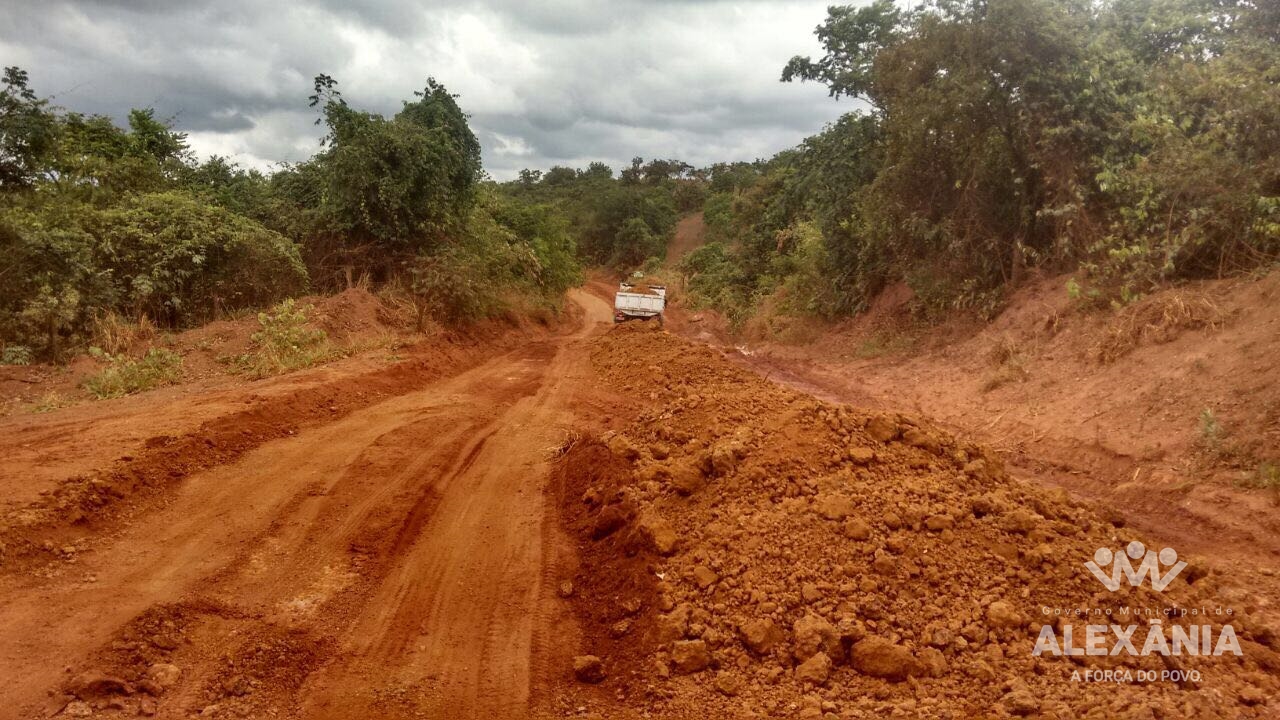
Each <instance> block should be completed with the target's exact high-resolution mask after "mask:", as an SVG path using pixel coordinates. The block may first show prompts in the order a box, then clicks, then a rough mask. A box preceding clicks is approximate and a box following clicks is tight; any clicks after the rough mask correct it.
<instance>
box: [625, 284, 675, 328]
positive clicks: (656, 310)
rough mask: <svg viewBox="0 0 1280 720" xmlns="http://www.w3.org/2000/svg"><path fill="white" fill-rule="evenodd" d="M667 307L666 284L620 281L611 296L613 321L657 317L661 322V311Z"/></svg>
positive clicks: (659, 322) (660, 322)
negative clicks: (615, 291)
mask: <svg viewBox="0 0 1280 720" xmlns="http://www.w3.org/2000/svg"><path fill="white" fill-rule="evenodd" d="M666 309H667V286H666V285H647V284H640V283H637V282H626V281H624V282H621V283H619V284H618V292H617V293H616V294H614V296H613V321H614V322H615V323H621V322H626V321H628V320H651V319H653V318H658V324H659V325H661V324H662V312H663V311H664V310H666Z"/></svg>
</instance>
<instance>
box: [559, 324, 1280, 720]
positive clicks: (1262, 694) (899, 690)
mask: <svg viewBox="0 0 1280 720" xmlns="http://www.w3.org/2000/svg"><path fill="white" fill-rule="evenodd" d="M592 361H593V363H594V365H595V367H596V368H597V370H598V371H599V372H600V373H601V374H602V375H604V376H605V377H606V378H607V379H608V380H609V381H610V382H611V383H612V384H614V385H616V386H618V387H620V388H622V389H624V390H627V391H629V392H631V393H634V394H635V395H636V396H638V397H644V398H648V400H649V402H650V407H649V408H648V409H647V410H646V411H644V412H643V413H642V414H641V415H640V416H639V418H638V419H637V420H636V421H635V422H634V423H632V424H631V425H630V426H628V427H627V428H626V429H625V430H623V431H622V432H620V433H618V434H616V435H612V436H609V437H605V438H602V439H601V440H602V442H603V443H604V444H605V445H606V446H607V448H608V450H609V454H608V456H602V455H601V451H600V448H599V447H598V446H591V445H589V444H588V445H587V446H586V447H588V448H591V447H594V449H590V450H583V451H581V454H579V453H576V452H570V453H569V454H568V455H567V456H566V457H565V458H564V460H563V461H562V462H563V463H565V464H569V465H574V464H575V463H576V464H577V468H576V469H573V468H570V469H562V470H561V471H560V472H561V473H562V474H564V475H566V476H574V477H579V478H581V477H584V475H583V473H584V472H585V471H584V469H583V468H585V467H587V466H590V467H595V468H600V467H615V466H616V464H617V463H619V462H621V463H625V464H626V465H627V466H628V468H629V476H627V477H624V478H620V477H619V475H620V473H619V472H618V471H616V470H615V471H613V472H611V473H607V474H606V475H605V476H601V477H600V478H598V481H597V482H596V484H594V485H591V486H589V487H586V488H585V489H582V491H581V495H580V496H578V497H566V498H565V502H566V508H567V510H568V511H569V513H570V520H569V521H568V523H569V525H570V526H571V527H572V528H575V529H576V531H577V533H578V536H579V538H581V542H582V543H584V544H585V545H589V544H592V543H594V544H595V546H596V547H595V550H594V551H595V552H606V551H607V552H609V553H612V554H613V555H615V556H617V557H616V558H615V559H613V560H611V561H610V560H601V561H600V562H599V563H595V564H590V563H584V567H586V568H588V570H587V571H586V572H587V573H588V574H589V575H591V576H594V577H595V579H594V580H593V579H592V577H583V578H579V583H580V585H581V589H580V593H581V596H580V597H578V598H577V599H576V600H575V601H574V602H575V603H576V605H575V607H577V608H579V615H580V617H581V618H582V620H583V622H584V624H585V625H587V626H588V628H587V630H586V637H587V643H588V644H592V643H594V645H593V646H589V647H582V648H579V649H578V650H579V652H580V653H582V654H591V655H598V656H600V657H601V658H602V660H603V664H604V671H605V674H606V676H607V677H606V680H605V681H604V683H602V684H601V685H599V686H596V685H593V686H589V687H588V686H585V685H584V686H581V687H580V688H579V689H578V690H577V691H576V692H578V693H579V694H580V696H581V698H582V702H584V703H587V704H592V703H598V704H600V705H608V704H609V703H610V702H611V699H612V698H619V697H625V698H631V699H632V700H631V701H630V702H629V703H628V704H629V705H630V706H631V707H633V708H634V707H636V705H637V702H636V701H635V698H637V697H642V698H644V702H643V703H640V705H641V707H642V708H643V709H647V710H649V711H652V712H653V713H655V714H659V715H664V716H675V717H692V716H694V715H695V714H696V715H698V716H707V715H710V716H728V717H755V716H765V717H881V716H887V715H895V716H898V715H900V716H904V717H908V716H909V717H971V716H975V715H976V714H982V715H983V716H1008V715H1018V716H1027V715H1037V714H1038V715H1040V716H1043V717H1134V718H1137V717H1143V718H1150V717H1160V718H1179V717H1236V716H1241V717H1250V716H1262V714H1263V713H1265V712H1266V711H1265V710H1263V709H1261V708H1258V707H1256V706H1258V705H1259V704H1261V703H1264V702H1265V698H1266V697H1270V696H1272V695H1273V694H1274V693H1275V692H1276V690H1277V689H1280V682H1277V675H1276V671H1277V669H1280V658H1278V657H1277V655H1276V653H1275V652H1274V651H1275V650H1276V649H1277V648H1280V637H1277V635H1276V634H1275V633H1274V632H1273V631H1271V630H1270V629H1268V628H1265V627H1263V626H1261V625H1259V624H1258V623H1257V622H1256V621H1254V620H1252V619H1251V618H1250V617H1249V616H1248V614H1247V612H1246V611H1247V610H1250V608H1244V607H1232V606H1231V602H1232V599H1233V596H1232V595H1231V594H1230V593H1228V592H1226V591H1225V589H1224V588H1223V586H1222V584H1220V582H1219V580H1220V579H1219V577H1218V576H1217V575H1215V574H1212V573H1209V572H1207V571H1206V570H1205V569H1204V566H1203V565H1202V564H1200V563H1198V562H1196V561H1194V560H1193V561H1191V563H1190V565H1189V566H1188V567H1185V568H1184V569H1183V570H1182V572H1181V574H1180V575H1178V576H1177V578H1176V579H1175V580H1173V583H1172V584H1171V585H1169V587H1167V588H1166V589H1165V590H1164V591H1163V592H1157V591H1155V590H1154V589H1152V588H1151V587H1148V585H1146V584H1142V585H1140V586H1137V587H1133V586H1130V585H1127V584H1121V587H1120V588H1118V589H1117V590H1115V591H1114V592H1109V591H1107V590H1105V589H1104V586H1103V585H1101V584H1100V583H1099V580H1098V579H1097V578H1095V577H1094V576H1093V575H1091V574H1090V572H1089V571H1088V570H1086V568H1085V565H1084V563H1085V562H1086V561H1089V560H1091V559H1096V560H1098V561H1099V562H1101V560H1102V559H1103V558H1102V554H1101V553H1100V549H1104V548H1105V549H1108V550H1111V551H1112V552H1113V554H1114V555H1116V556H1120V555H1121V554H1123V553H1124V552H1125V551H1126V550H1130V551H1131V552H1132V553H1133V554H1134V556H1135V557H1145V556H1144V554H1143V553H1144V552H1145V547H1142V546H1140V545H1139V544H1135V543H1140V542H1141V539H1140V538H1137V537H1135V536H1134V535H1133V534H1132V533H1130V532H1128V531H1126V530H1124V529H1123V528H1122V527H1119V526H1117V525H1116V524H1113V522H1111V521H1109V520H1108V519H1104V518H1103V517H1101V516H1099V514H1097V513H1096V512H1094V511H1093V510H1092V509H1090V508H1089V507H1085V506H1083V505H1081V504H1079V503H1077V502H1073V501H1071V500H1069V499H1068V498H1067V496H1066V494H1065V493H1063V492H1061V491H1058V492H1051V491H1046V490H1043V489H1040V488H1039V487H1036V486H1032V485H1030V484H1028V483H1024V482H1021V481H1019V480H1016V479H1014V478H1012V477H1010V476H1009V475H1008V474H1006V472H1005V471H1004V470H1003V469H1002V467H1001V463H1000V461H999V460H998V459H997V457H996V456H994V455H993V454H992V453H990V452H988V451H986V450H985V449H983V448H981V447H978V446H976V445H973V444H970V443H965V442H960V441H957V440H956V439H955V438H954V437H952V436H951V435H949V434H948V433H945V432H942V431H940V430H939V429H937V428H935V427H932V426H930V425H929V424H928V423H925V422H923V421H921V420H918V419H915V418H911V417H907V416H903V415H899V414H868V413H865V412H861V411H858V410H856V409H853V408H850V407H847V406H839V405H834V404H829V403H825V402H821V401H818V400H815V399H814V398H812V397H809V396H807V395H803V394H800V393H797V392H793V391H791V390H787V389H784V388H781V387H778V386H776V385H773V384H770V383H768V382H766V381H764V380H762V379H760V378H758V377H757V376H755V375H753V374H751V373H749V372H747V371H744V370H741V369H739V368H737V367H735V366H733V365H731V364H730V363H728V362H727V361H725V360H724V359H723V358H722V357H721V356H720V355H719V354H718V353H716V352H714V351H712V350H710V349H707V348H705V347H697V346H693V345H690V344H688V343H686V342H683V341H680V340H677V339H675V338H673V337H671V336H670V335H668V334H665V333H662V332H657V331H655V330H654V329H653V328H647V327H628V326H622V327H619V328H617V329H615V330H614V331H613V332H612V333H610V334H609V335H608V336H607V337H604V338H602V339H600V340H598V341H596V343H595V345H594V347H593V351H592ZM572 489H573V491H574V492H575V493H576V492H577V490H578V488H577V487H574V488H572ZM1154 550H1155V548H1153V549H1152V551H1153V552H1154ZM1106 559H1107V560H1109V559H1110V558H1109V557H1108V558H1106ZM1166 560H1171V558H1170V557H1169V555H1168V554H1167V553H1164V554H1161V555H1160V561H1161V562H1162V563H1164V564H1166V565H1172V564H1173V563H1172V562H1168V563H1166V562H1165V561H1166ZM1184 560H1186V558H1184ZM1103 564H1105V563H1103ZM621 572H630V573H632V574H633V576H632V578H630V579H629V580H628V579H624V578H619V577H618V576H617V575H618V574H619V573H621ZM650 576H651V577H650ZM605 578H607V580H606V579H605ZM643 578H648V579H649V580H650V581H653V582H654V589H655V592H656V599H655V600H654V601H653V602H654V606H653V607H647V606H646V607H641V608H636V609H634V610H632V611H630V612H631V615H632V616H635V617H637V618H639V620H638V621H632V622H630V623H625V622H622V621H623V620H626V619H627V618H625V617H622V618H620V617H619V615H620V613H621V611H620V610H618V609H617V608H618V607H619V601H620V600H621V601H624V602H629V603H632V604H634V602H635V601H636V600H637V599H639V600H643V593H640V592H632V593H631V594H630V595H627V594H626V593H624V594H623V595H622V596H619V594H618V593H617V591H616V589H617V587H619V586H620V585H623V586H625V585H627V584H628V583H630V584H631V586H633V587H643V586H644V582H643ZM610 608H612V610H610ZM1193 611H1195V612H1193ZM1096 618H1103V619H1101V620H1099V619H1096ZM1152 622H1154V623H1156V624H1155V628H1157V629H1156V630H1151V629H1149V627H1148V626H1149V625H1150V623H1152ZM1162 622H1163V624H1161V623H1162ZM1088 624H1103V625H1118V626H1121V627H1122V629H1123V627H1125V626H1129V625H1133V626H1135V627H1136V631H1135V632H1134V633H1133V641H1134V644H1135V645H1136V647H1137V649H1139V650H1140V649H1142V648H1143V647H1144V644H1143V643H1144V641H1147V642H1150V640H1148V636H1149V635H1152V634H1156V635H1161V636H1162V637H1166V638H1167V637H1169V636H1170V635H1172V636H1173V637H1175V638H1176V637H1177V636H1178V633H1180V632H1182V633H1189V632H1190V629H1189V628H1190V627H1191V626H1208V627H1209V632H1210V633H1211V634H1212V637H1213V638H1214V642H1215V643H1219V642H1221V641H1222V640H1223V638H1227V637H1234V638H1235V639H1236V640H1237V641H1238V644H1239V645H1240V647H1241V648H1242V653H1241V654H1240V655H1236V654H1234V653H1232V652H1230V647H1229V645H1228V646H1227V654H1225V655H1223V656H1221V657H1203V656H1199V655H1187V654H1183V655H1180V656H1177V657H1166V656H1163V655H1161V654H1159V653H1156V654H1149V655H1141V654H1136V653H1135V654H1130V653H1128V652H1124V651H1122V652H1121V653H1120V654H1118V655H1114V656H1110V655H1103V656H1094V655H1089V656H1075V655H1072V656H1070V657H1068V656H1055V655H1054V654H1053V653H1052V652H1044V653H1042V654H1041V655H1039V656H1036V655H1033V648H1034V647H1035V646H1036V645H1037V642H1038V639H1040V640H1043V632H1044V628H1046V627H1048V628H1049V629H1050V630H1051V631H1052V632H1053V637H1054V638H1055V642H1057V643H1060V644H1061V643H1065V642H1066V640H1065V632H1066V626H1068V625H1072V626H1074V632H1075V640H1074V642H1073V645H1074V647H1075V648H1076V649H1080V648H1082V647H1083V646H1084V637H1085V626H1086V625H1088ZM1159 628H1164V630H1159ZM1228 628H1229V629H1228ZM605 638H608V641H606V640H605ZM622 639H625V641H626V642H625V649H620V648H622V644H621V643H622ZM1114 641H1115V636H1108V637H1107V638H1105V639H1103V640H1102V641H1100V643H1099V644H1100V646H1105V647H1106V648H1107V649H1110V648H1111V647H1112V645H1113V642H1114ZM1171 670H1181V671H1188V672H1191V671H1194V673H1196V674H1197V675H1196V677H1197V678H1198V682H1184V683H1181V684H1179V683H1176V682H1173V681H1170V680H1168V679H1166V680H1165V681H1157V682H1143V681H1142V680H1141V678H1143V677H1146V675H1145V674H1146V673H1154V674H1155V676H1156V677H1165V678H1168V677H1169V676H1168V675H1167V673H1168V671H1171ZM1103 671H1111V673H1112V674H1110V675H1107V677H1108V678H1112V679H1114V678H1116V677H1120V678H1124V677H1128V678H1130V679H1129V680H1128V681H1127V682H1126V681H1121V682H1112V681H1108V682H1095V681H1093V680H1096V679H1097V678H1098V677H1100V676H1101V673H1102V672H1103ZM566 672H568V671H566ZM1162 672H1164V673H1166V675H1164V676H1161V673H1162ZM1134 677H1137V678H1138V680H1137V681H1135V680H1133V678H1134ZM1177 677H1181V676H1177ZM1135 682H1136V683H1137V684H1131V683H1135ZM601 709H604V708H601Z"/></svg>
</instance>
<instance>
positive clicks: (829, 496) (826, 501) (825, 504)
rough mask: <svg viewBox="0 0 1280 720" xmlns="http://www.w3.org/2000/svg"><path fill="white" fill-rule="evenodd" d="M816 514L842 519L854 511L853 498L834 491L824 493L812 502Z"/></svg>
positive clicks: (830, 518)
mask: <svg viewBox="0 0 1280 720" xmlns="http://www.w3.org/2000/svg"><path fill="white" fill-rule="evenodd" d="M814 509H815V510H817V511H818V514H819V515H821V516H822V517H824V518H826V519H828V520H843V519H845V518H847V517H849V516H850V515H852V514H853V513H854V510H855V507H854V504H853V498H851V497H849V496H847V495H839V494H836V493H824V494H822V495H819V496H818V499H817V501H816V502H815V503H814Z"/></svg>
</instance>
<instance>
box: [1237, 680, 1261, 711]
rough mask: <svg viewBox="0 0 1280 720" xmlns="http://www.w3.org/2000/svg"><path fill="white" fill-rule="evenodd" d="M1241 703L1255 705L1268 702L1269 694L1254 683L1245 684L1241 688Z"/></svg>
mask: <svg viewBox="0 0 1280 720" xmlns="http://www.w3.org/2000/svg"><path fill="white" fill-rule="evenodd" d="M1239 698H1240V703H1241V704H1242V705H1248V706H1251V707H1252V706H1254V705H1262V704H1264V703H1266V702H1267V694H1266V693H1265V692H1263V691H1262V690H1259V689H1258V688H1256V687H1254V686H1253V685H1245V686H1244V687H1242V688H1240V693H1239Z"/></svg>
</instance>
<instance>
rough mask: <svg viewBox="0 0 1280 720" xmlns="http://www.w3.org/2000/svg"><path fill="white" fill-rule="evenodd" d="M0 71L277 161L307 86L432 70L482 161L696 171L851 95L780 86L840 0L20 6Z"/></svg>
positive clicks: (500, 167)
mask: <svg viewBox="0 0 1280 720" xmlns="http://www.w3.org/2000/svg"><path fill="white" fill-rule="evenodd" d="M5 4H6V5H7V6H8V7H7V8H6V9H5V11H4V12H3V13H0V63H3V64H4V65H19V66H21V67H23V68H25V69H26V70H27V71H28V72H29V73H30V74H31V83H32V86H33V89H35V90H36V92H37V93H39V94H40V95H54V96H56V97H55V103H56V104H58V105H61V106H63V107H66V108H69V109H72V110H76V111H80V112H86V113H105V114H109V115H112V116H114V117H115V118H117V119H118V120H120V121H121V122H123V119H124V117H125V114H126V113H127V112H128V109H129V108H131V107H154V108H155V109H156V110H157V113H158V115H159V116H160V117H163V118H173V122H174V124H175V126H176V127H177V128H179V129H181V130H183V131H186V132H188V133H189V134H190V142H191V145H192V146H193V148H194V149H195V150H196V151H197V153H199V154H200V155H209V154H215V153H216V154H221V155H228V156H231V157H232V158H234V159H236V160H237V161H239V162H240V163H241V164H243V165H248V166H254V167H259V168H262V169H268V168H270V167H271V166H272V165H273V164H274V163H276V162H279V161H298V160H303V159H305V158H307V157H309V156H310V155H312V154H313V153H314V152H315V151H316V150H317V148H318V138H319V136H320V134H321V132H320V128H317V127H316V126H315V125H314V124H313V123H314V120H315V118H316V113H315V111H314V110H312V109H310V108H308V107H307V96H308V95H310V94H311V84H312V78H313V77H314V76H315V75H316V74H317V73H322V72H323V73H327V74H329V75H332V76H334V77H335V78H337V79H338V81H339V83H340V89H341V90H342V92H343V96H344V97H345V98H346V99H347V101H348V102H349V103H351V104H352V105H354V106H356V107H358V108H361V109H369V110H374V111H377V112H382V113H384V114H388V115H389V114H392V113H394V112H395V111H396V110H398V109H399V107H400V103H401V101H403V100H405V99H408V98H411V97H412V93H413V91H414V90H416V89H420V88H421V87H423V85H424V84H425V79H426V77H427V76H429V75H431V76H434V77H435V78H436V79H437V80H439V81H440V82H442V83H443V84H444V85H445V86H446V87H448V88H449V90H450V91H451V92H454V93H457V94H458V95H460V98H459V102H460V103H461V105H462V108H463V109H464V110H465V111H466V112H467V113H469V114H470V115H471V126H472V129H473V130H474V131H475V133H476V135H477V136H478V137H479V138H480V142H481V144H482V145H483V147H484V164H485V168H486V169H487V170H488V171H489V172H490V174H492V175H493V176H494V177H496V178H498V179H508V178H511V177H513V176H514V175H515V173H516V172H517V171H518V170H519V169H520V168H524V167H532V168H538V169H546V168H547V167H550V166H551V165H571V166H574V167H582V166H585V165H586V164H587V163H588V162H590V161H592V160H603V161H605V162H607V163H609V164H610V165H612V166H613V167H614V168H615V170H616V169H618V168H619V167H621V166H622V165H624V164H626V163H627V162H628V161H629V160H630V158H632V157H633V156H636V155H640V156H643V157H645V158H651V157H663V158H678V159H681V160H685V161H687V162H690V163H693V164H694V165H704V164H708V163H711V162H714V161H718V160H752V159H755V158H757V157H768V156H770V155H772V154H773V153H775V152H777V151H779V150H782V149H784V148H787V147H791V146H793V145H795V144H796V143H798V142H799V141H800V140H801V139H803V138H804V137H805V136H807V135H811V134H813V133H814V132H817V131H818V130H820V129H821V128H822V126H823V125H824V124H825V123H827V122H830V121H831V120H834V119H835V118H836V117H837V116H838V115H839V114H840V113H842V112H846V111H848V110H850V109H852V108H853V105H852V104H850V103H849V102H848V101H841V102H836V101H834V100H831V99H829V98H828V97H827V94H826V88H825V87H822V86H818V85H813V84H797V83H787V84H784V83H780V82H778V76H779V74H780V73H781V70H782V66H783V64H784V63H785V62H786V61H787V59H788V58H790V57H791V56H792V55H795V54H797V53H800V54H813V53H818V52H819V47H818V45H817V41H816V40H815V38H814V37H813V28H814V26H816V25H817V24H818V23H819V22H821V21H822V19H823V17H824V16H825V15H826V9H825V8H826V5H827V4H828V3H827V2H826V0H818V1H816V2H811V1H808V0H793V1H788V0H759V1H757V2H715V1H712V0H701V1H697V0H686V1H684V2H678V1H676V0H671V1H668V2H663V1H659V0H648V1H645V0H630V1H625V2H603V1H595V0H529V1H528V2H525V1H523V0H481V1H480V2H463V1H461V0H437V1H435V2H410V1H408V0H201V1H200V2H192V1H191V0H67V1H59V0H43V1H36V0H7V1H6V3H5Z"/></svg>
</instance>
